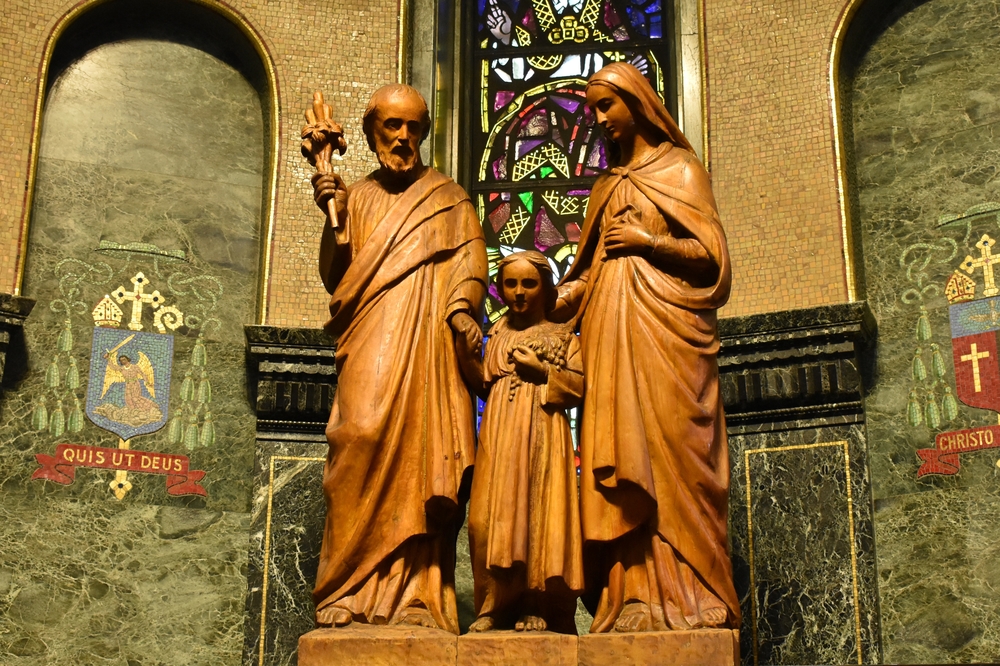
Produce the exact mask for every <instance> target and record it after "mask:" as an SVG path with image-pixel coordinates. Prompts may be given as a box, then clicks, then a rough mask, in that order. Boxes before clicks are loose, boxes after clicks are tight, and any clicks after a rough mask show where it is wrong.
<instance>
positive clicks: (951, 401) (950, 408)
mask: <svg viewBox="0 0 1000 666" xmlns="http://www.w3.org/2000/svg"><path fill="white" fill-rule="evenodd" d="M941 411H942V412H944V422H945V423H948V422H949V421H954V420H955V417H956V416H958V403H957V402H955V396H954V395H952V393H951V387H950V386H945V387H944V398H942V400H941Z"/></svg>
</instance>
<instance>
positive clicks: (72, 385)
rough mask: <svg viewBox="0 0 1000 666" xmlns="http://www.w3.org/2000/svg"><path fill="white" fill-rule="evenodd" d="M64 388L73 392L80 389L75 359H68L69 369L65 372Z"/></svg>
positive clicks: (78, 372)
mask: <svg viewBox="0 0 1000 666" xmlns="http://www.w3.org/2000/svg"><path fill="white" fill-rule="evenodd" d="M66 388H68V389H69V390H70V391H75V390H76V389H78V388H80V371H79V369H77V367H76V359H75V358H72V357H71V358H70V359H69V368H68V369H67V370H66Z"/></svg>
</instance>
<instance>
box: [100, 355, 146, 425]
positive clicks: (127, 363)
mask: <svg viewBox="0 0 1000 666" xmlns="http://www.w3.org/2000/svg"><path fill="white" fill-rule="evenodd" d="M130 339H131V337H129V338H126V339H125V340H123V341H122V342H121V344H119V345H117V346H116V347H115V348H114V349H111V350H108V351H107V352H105V353H104V358H105V359H107V366H106V368H105V370H104V387H103V388H102V389H101V399H102V400H103V399H104V397H105V396H106V395H107V393H108V390H109V389H110V388H111V387H112V386H114V385H115V384H120V383H123V384H125V404H124V405H117V404H115V403H113V402H106V403H104V404H102V405H100V406H99V407H97V409H95V410H94V411H95V412H96V413H98V414H100V415H101V416H104V417H105V418H108V419H110V420H112V421H116V422H118V423H124V424H125V425H129V426H132V427H133V428H137V427H139V426H142V425H146V424H147V423H154V422H156V421H159V420H160V419H161V418H162V417H163V412H162V411H161V410H160V406H159V405H157V404H156V402H155V400H151V399H150V398H156V380H155V373H154V372H153V364H152V363H150V361H149V357H148V356H146V355H145V354H143V353H142V352H139V353H138V360H136V361H135V362H133V361H132V359H131V358H130V357H129V356H127V355H126V354H118V350H119V349H121V348H122V347H123V346H124V345H125V344H126V343H127V342H128V341H129V340H130ZM143 386H145V390H146V391H147V392H148V393H149V396H150V397H149V398H147V397H146V396H145V395H143Z"/></svg>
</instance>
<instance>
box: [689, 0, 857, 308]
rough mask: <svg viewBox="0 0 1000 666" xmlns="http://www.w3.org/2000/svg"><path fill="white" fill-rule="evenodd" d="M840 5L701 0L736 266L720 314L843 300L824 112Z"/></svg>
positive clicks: (725, 214)
mask: <svg viewBox="0 0 1000 666" xmlns="http://www.w3.org/2000/svg"><path fill="white" fill-rule="evenodd" d="M846 4H847V0H772V1H770V2H768V1H762V0H705V26H706V30H705V50H706V55H707V68H706V69H707V75H708V76H707V79H708V119H709V138H710V143H709V146H710V159H711V170H712V184H713V188H714V190H715V195H716V198H717V200H718V203H719V208H720V213H721V216H722V222H723V225H724V226H725V229H726V234H727V236H728V239H729V251H730V253H731V254H732V257H733V285H734V287H733V294H732V297H731V298H730V301H729V305H727V306H726V308H725V309H724V310H723V311H722V313H721V314H722V315H723V316H735V315H745V314H753V313H758V312H769V311H774V310H786V309H792V308H803V307H813V306H818V305H827V304H830V303H842V302H845V301H847V300H848V291H847V278H846V275H845V262H844V250H843V232H842V226H843V225H842V222H841V212H840V201H839V195H838V177H837V163H836V155H835V152H834V141H833V114H832V109H831V103H830V79H829V71H830V54H831V48H832V45H833V35H834V32H835V31H836V28H837V23H838V19H839V17H840V15H841V13H842V12H843V10H844V8H845V5H846Z"/></svg>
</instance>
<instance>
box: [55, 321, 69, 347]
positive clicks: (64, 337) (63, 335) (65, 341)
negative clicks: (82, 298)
mask: <svg viewBox="0 0 1000 666" xmlns="http://www.w3.org/2000/svg"><path fill="white" fill-rule="evenodd" d="M56 348H57V349H58V350H59V351H61V352H68V351H72V350H73V327H72V324H71V323H70V320H69V319H67V320H66V326H65V327H64V328H63V330H62V331H60V332H59V339H58V340H57V341H56Z"/></svg>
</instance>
